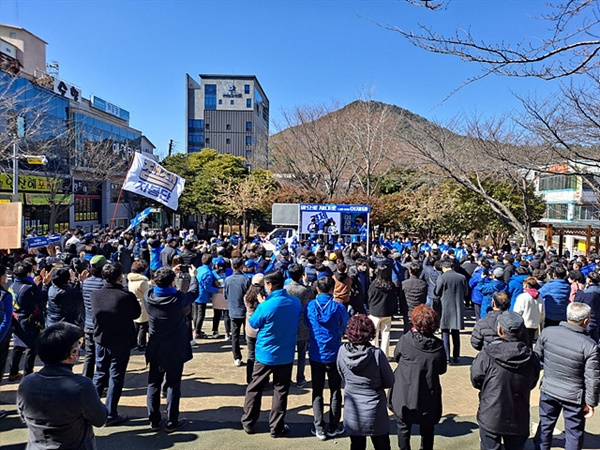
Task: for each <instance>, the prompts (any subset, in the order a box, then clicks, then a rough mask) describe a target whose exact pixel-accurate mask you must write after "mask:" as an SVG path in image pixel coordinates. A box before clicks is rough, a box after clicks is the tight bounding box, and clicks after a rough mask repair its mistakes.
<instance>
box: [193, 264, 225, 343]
mask: <svg viewBox="0 0 600 450" xmlns="http://www.w3.org/2000/svg"><path fill="white" fill-rule="evenodd" d="M211 262H212V255H211V254H210V253H205V254H204V255H202V266H200V267H199V268H198V273H197V274H196V279H197V280H198V298H197V299H196V301H195V302H194V304H193V309H192V318H193V321H194V339H205V338H206V334H205V333H204V332H203V331H202V325H203V324H204V317H205V316H206V305H207V304H208V302H209V301H210V298H211V296H212V294H216V293H217V292H219V282H218V280H217V279H216V278H215V276H214V275H213V272H212V270H211V268H210V265H211Z"/></svg>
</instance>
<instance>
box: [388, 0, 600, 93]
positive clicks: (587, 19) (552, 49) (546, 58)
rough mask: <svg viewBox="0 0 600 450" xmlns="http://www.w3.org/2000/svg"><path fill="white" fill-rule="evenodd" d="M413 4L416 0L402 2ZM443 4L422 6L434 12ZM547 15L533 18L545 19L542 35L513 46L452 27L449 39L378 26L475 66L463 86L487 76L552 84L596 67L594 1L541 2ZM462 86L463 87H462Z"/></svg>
mask: <svg viewBox="0 0 600 450" xmlns="http://www.w3.org/2000/svg"><path fill="white" fill-rule="evenodd" d="M406 1H407V2H408V3H411V4H419V2H418V0H406ZM444 3H445V2H444V1H438V2H422V3H420V4H421V5H422V6H427V4H430V6H429V9H438V8H439V7H441V6H442V5H443V4H444ZM546 8H548V12H546V13H544V14H542V15H541V16H540V17H538V19H541V20H544V21H547V22H548V24H549V26H548V30H547V34H546V35H545V36H537V37H526V38H524V39H522V40H520V41H518V42H514V43H511V42H510V41H502V42H498V43H489V42H488V41H487V40H486V39H484V38H478V37H475V36H473V35H472V34H471V31H470V30H463V29H457V30H456V31H455V33H454V34H453V35H450V36H445V35H442V34H439V33H438V32H437V31H436V30H434V29H433V28H431V27H428V26H424V25H420V26H419V29H418V31H407V30H404V29H402V28H398V27H396V26H391V25H381V24H380V26H382V27H383V28H386V29H388V30H391V31H395V32H397V33H400V34H401V35H402V36H404V37H405V38H406V39H407V40H408V41H409V42H410V43H411V44H413V45H415V46H416V47H419V48H422V49H424V50H427V51H429V52H432V53H441V54H445V55H452V56H457V57H459V58H460V59H462V60H463V61H467V62H473V63H477V64H479V65H481V67H482V72H481V74H480V75H478V76H476V77H474V78H471V79H469V80H467V81H466V83H465V84H468V83H470V82H473V81H475V80H479V79H482V78H484V77H486V76H488V75H491V74H497V75H505V76H511V77H537V78H541V79H544V80H553V79H558V78H564V77H569V76H571V75H576V74H583V73H588V72H590V71H594V70H596V69H598V68H599V67H600V59H599V58H598V56H599V55H600V32H599V30H600V9H599V8H600V7H599V4H598V2H597V1H596V0H566V1H565V2H563V3H548V4H546ZM463 86H464V84H463Z"/></svg>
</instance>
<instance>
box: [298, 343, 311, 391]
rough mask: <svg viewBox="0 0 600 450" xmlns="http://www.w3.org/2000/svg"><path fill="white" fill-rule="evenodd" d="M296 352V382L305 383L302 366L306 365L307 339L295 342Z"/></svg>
mask: <svg viewBox="0 0 600 450" xmlns="http://www.w3.org/2000/svg"><path fill="white" fill-rule="evenodd" d="M296 350H297V352H298V367H297V368H296V383H306V377H305V376H304V368H305V367H306V350H308V339H302V340H300V341H297V342H296Z"/></svg>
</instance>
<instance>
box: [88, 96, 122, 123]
mask: <svg viewBox="0 0 600 450" xmlns="http://www.w3.org/2000/svg"><path fill="white" fill-rule="evenodd" d="M90 102H91V104H92V106H93V107H94V108H96V109H99V110H100V111H104V112H105V113H108V114H110V115H112V116H115V117H118V118H119V119H123V120H127V121H129V111H127V110H125V109H123V108H120V107H119V106H117V105H113V104H112V103H110V102H107V101H106V100H104V99H102V98H100V97H96V96H95V95H92V96H91V97H90Z"/></svg>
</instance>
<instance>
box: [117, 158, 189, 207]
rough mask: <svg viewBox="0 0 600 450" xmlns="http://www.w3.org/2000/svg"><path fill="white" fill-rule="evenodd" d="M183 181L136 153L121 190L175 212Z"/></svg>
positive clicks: (183, 184)
mask: <svg viewBox="0 0 600 450" xmlns="http://www.w3.org/2000/svg"><path fill="white" fill-rule="evenodd" d="M184 186H185V179H184V178H181V177H180V176H179V175H176V174H174V173H171V172H169V171H168V170H167V169H165V168H164V167H163V166H161V165H160V164H158V163H157V162H156V161H154V160H152V159H150V158H146V157H145V156H143V155H142V154H140V153H136V154H135V157H134V160H133V163H132V164H131V168H130V169H129V172H128V173H127V177H126V178H125V182H124V183H123V189H124V190H126V191H130V192H133V193H134V194H139V195H143V196H144V197H148V198H151V199H152V200H156V201H157V202H160V203H162V204H163V205H165V206H168V207H169V208H171V209H173V210H174V211H177V206H178V205H179V196H180V195H181V194H182V192H183V188H184Z"/></svg>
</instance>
